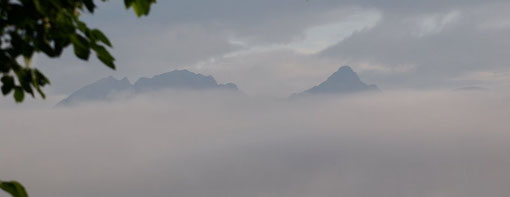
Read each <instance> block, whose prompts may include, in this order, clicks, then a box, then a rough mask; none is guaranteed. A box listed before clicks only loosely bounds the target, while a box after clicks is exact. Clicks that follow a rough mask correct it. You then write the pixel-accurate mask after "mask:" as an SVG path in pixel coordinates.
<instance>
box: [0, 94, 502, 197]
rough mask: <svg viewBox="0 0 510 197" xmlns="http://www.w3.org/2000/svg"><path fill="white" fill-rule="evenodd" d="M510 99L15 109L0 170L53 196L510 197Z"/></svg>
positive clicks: (197, 99) (161, 102)
mask: <svg viewBox="0 0 510 197" xmlns="http://www.w3.org/2000/svg"><path fill="white" fill-rule="evenodd" d="M508 100H509V99H508V95H507V94H499V93H497V92H491V91H489V92H483V93H465V92H464V93H460V92H400V93H397V92H391V93H390V92H386V93H382V94H374V95H372V96H365V97H344V98H343V99H338V98H335V97H324V98H318V99H312V100H299V101H295V102H287V101H280V100H271V99H260V98H239V97H235V96H219V95H215V94H213V93H211V94H201V93H196V92H190V93H187V94H178V95H173V94H156V95H152V96H142V97H136V98H134V99H132V100H127V101H120V102H116V103H110V104H100V103H98V104H90V105H87V106H82V107H78V108H73V109H58V110H55V109H53V110H47V109H42V110H34V109H26V110H19V109H16V110H2V111H1V112H0V119H1V120H2V123H1V124H0V134H1V135H2V138H0V150H1V151H0V152H1V153H2V154H0V165H1V166H2V168H1V169H0V173H1V174H2V178H7V179H17V180H20V181H22V182H23V183H25V184H26V185H27V186H28V189H29V191H30V193H31V194H32V195H34V196H41V197H46V196H77V197H81V196H90V195H94V196H114V197H115V196H184V197H186V196H337V195H338V194H342V195H344V196H353V197H354V196H417V197H420V196H438V195H439V196H440V195H447V196H453V197H456V196H459V197H460V196H505V195H506V194H508V193H509V192H510V191H509V189H508V187H507V183H508V181H509V179H508V177H510V174H508V173H509V172H510V169H509V165H508V163H509V162H510V160H509V158H508V156H507V155H508V154H507V153H508V151H510V146H509V145H508V139H509V137H510V136H509V135H508V133H507V132H506V130H507V124H506V123H507V120H506V117H508V115H509V114H508V112H509V111H510V110H509V109H508V107H507V106H510V105H509V104H508ZM445 109H447V110H445ZM482 114H483V115H482ZM18 117H23V118H18Z"/></svg>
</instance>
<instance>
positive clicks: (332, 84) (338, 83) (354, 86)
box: [297, 66, 378, 95]
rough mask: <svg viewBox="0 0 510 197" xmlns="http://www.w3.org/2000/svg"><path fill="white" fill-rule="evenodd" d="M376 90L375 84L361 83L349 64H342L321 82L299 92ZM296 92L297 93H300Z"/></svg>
mask: <svg viewBox="0 0 510 197" xmlns="http://www.w3.org/2000/svg"><path fill="white" fill-rule="evenodd" d="M369 90H378V88H377V86H375V85H367V84H365V83H363V82H362V81H361V80H360V78H359V76H358V74H356V72H354V71H353V70H352V68H351V67H350V66H342V67H340V68H339V69H338V70H337V71H336V72H335V73H333V74H332V75H331V76H329V77H328V79H327V80H326V81H324V82H322V83H321V84H319V85H317V86H314V87H313V88H310V89H308V90H306V91H304V92H302V93H300V94H303V93H304V94H345V93H355V92H363V91H369ZM300 94H297V95H300Z"/></svg>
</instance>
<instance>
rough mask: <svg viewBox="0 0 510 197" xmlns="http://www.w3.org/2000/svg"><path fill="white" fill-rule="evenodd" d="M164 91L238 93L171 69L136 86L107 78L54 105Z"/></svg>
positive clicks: (232, 86) (231, 86)
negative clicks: (122, 94) (119, 95)
mask: <svg viewBox="0 0 510 197" xmlns="http://www.w3.org/2000/svg"><path fill="white" fill-rule="evenodd" d="M163 89H177V90H213V89H216V90H229V91H238V88H237V86H236V85H235V84H233V83H227V84H218V83H217V82H216V80H215V79H214V78H213V77H212V76H204V75H201V74H196V73H193V72H190V71H188V70H174V71H171V72H168V73H164V74H161V75H156V76H154V77H152V78H145V77H144V78H140V79H139V80H138V81H137V82H136V83H135V84H131V83H130V82H129V81H128V80H127V78H124V79H122V80H117V79H115V78H113V77H111V76H110V77H107V78H104V79H101V80H99V81H97V82H95V83H92V84H90V85H87V86H85V87H83V88H80V89H78V90H77V91H75V92H73V93H72V94H71V95H70V96H69V97H67V98H66V99H64V100H62V101H60V102H59V103H58V104H57V106H68V105H73V104H76V103H80V102H86V101H107V100H110V99H111V98H112V95H114V94H117V93H127V94H141V93H144V92H150V91H158V90H163Z"/></svg>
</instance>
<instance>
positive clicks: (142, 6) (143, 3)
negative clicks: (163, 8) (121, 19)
mask: <svg viewBox="0 0 510 197" xmlns="http://www.w3.org/2000/svg"><path fill="white" fill-rule="evenodd" d="M155 2H156V1H155V0H124V4H125V5H126V8H130V7H133V10H134V11H135V14H136V15H137V16H138V17H141V16H144V15H148V14H149V11H150V9H151V4H152V3H155Z"/></svg>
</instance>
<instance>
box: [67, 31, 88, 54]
mask: <svg viewBox="0 0 510 197" xmlns="http://www.w3.org/2000/svg"><path fill="white" fill-rule="evenodd" d="M70 39H71V43H73V48H74V54H75V55H76V57H78V58H80V59H82V60H88V59H89V56H90V46H89V41H88V40H87V39H86V38H84V37H83V36H80V35H78V34H74V35H72V36H71V37H70Z"/></svg>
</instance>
